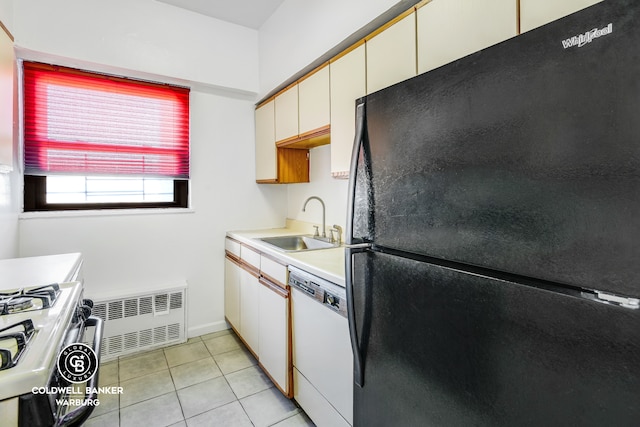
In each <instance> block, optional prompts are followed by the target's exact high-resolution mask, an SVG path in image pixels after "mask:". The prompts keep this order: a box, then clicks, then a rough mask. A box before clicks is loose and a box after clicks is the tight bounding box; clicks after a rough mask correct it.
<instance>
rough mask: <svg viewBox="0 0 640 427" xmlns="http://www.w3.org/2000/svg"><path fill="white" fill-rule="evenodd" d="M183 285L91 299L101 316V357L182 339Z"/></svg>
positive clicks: (184, 305) (183, 323)
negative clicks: (122, 295)
mask: <svg viewBox="0 0 640 427" xmlns="http://www.w3.org/2000/svg"><path fill="white" fill-rule="evenodd" d="M186 296H187V286H186V284H185V285H182V286H179V287H175V288H171V289H163V290H162V291H155V292H153V293H141V294H131V295H127V296H126V297H121V298H114V299H107V300H101V301H94V306H93V311H92V314H93V315H95V316H98V317H100V318H101V319H102V320H104V335H103V339H102V350H101V353H100V357H101V359H102V360H103V361H108V360H111V359H115V358H116V357H118V356H124V355H127V354H131V353H136V352H139V351H146V350H151V349H154V348H158V347H164V346H167V345H171V344H177V343H181V342H185V341H186V336H187V335H186V331H187V325H186V323H187V322H186Z"/></svg>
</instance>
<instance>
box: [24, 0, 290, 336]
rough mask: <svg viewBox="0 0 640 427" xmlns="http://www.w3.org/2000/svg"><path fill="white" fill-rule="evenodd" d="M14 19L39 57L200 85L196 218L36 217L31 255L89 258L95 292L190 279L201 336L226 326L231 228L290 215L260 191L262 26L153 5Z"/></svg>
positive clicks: (276, 190) (112, 4) (65, 8)
mask: <svg viewBox="0 0 640 427" xmlns="http://www.w3.org/2000/svg"><path fill="white" fill-rule="evenodd" d="M53 3H55V6H54V5H53ZM36 6H37V7H36ZM13 23H14V25H13V31H14V36H15V38H16V44H18V45H19V47H20V49H21V52H23V53H24V54H25V55H26V56H29V57H32V56H35V57H36V58H37V57H43V58H49V57H51V58H54V59H56V62H59V61H62V62H63V64H62V65H76V64H79V65H83V64H90V67H91V68H93V69H104V70H106V71H110V70H117V71H119V72H122V73H124V74H126V75H132V76H146V75H150V76H152V77H153V78H160V79H162V80H163V81H173V80H181V81H195V82H197V84H195V85H194V87H193V88H192V92H191V161H192V163H191V178H192V180H191V184H192V186H191V200H192V206H193V209H194V212H193V213H181V214H173V213H162V214H141V215H126V214H125V215H123V214H115V215H106V216H90V215H89V216H88V215H82V214H80V215H79V216H78V215H73V216H68V215H67V216H55V215H54V216H52V215H47V214H44V215H37V214H35V215H31V214H30V215H27V216H26V217H23V218H22V219H21V220H20V221H19V233H20V255H21V256H30V255H41V254H51V253H61V252H70V251H80V252H82V253H83V254H84V257H85V279H86V286H87V292H86V294H87V296H89V297H91V296H96V295H100V294H113V293H116V292H118V291H119V290H123V291H127V292H133V291H135V290H136V289H141V288H145V289H146V288H149V287H162V286H168V285H174V284H177V283H179V282H183V281H185V280H186V281H187V282H188V284H189V294H188V306H189V315H188V322H189V328H190V335H196V334H201V333H206V332H209V331H213V330H217V329H220V328H224V327H226V326H225V323H224V311H223V279H224V263H223V258H224V235H225V232H226V231H227V230H232V229H239V228H245V229H246V228H268V227H279V226H282V225H283V224H284V219H285V217H286V204H287V198H286V197H287V196H286V190H287V189H286V187H282V186H258V185H257V184H255V172H254V163H255V156H254V124H253V110H254V103H255V100H256V98H255V92H256V90H257V87H258V79H257V62H258V59H257V58H258V45H257V31H255V30H250V29H247V28H243V27H239V26H236V25H232V24H227V23H223V22H221V21H218V20H214V19H209V18H205V17H203V16H201V15H198V14H194V13H191V12H185V11H182V10H180V9H176V8H174V7H172V6H169V5H166V4H163V3H159V2H155V1H153V0H137V1H135V2H131V1H130V0H112V1H109V2H104V1H94V0H59V1H56V2H42V1H33V0H19V1H17V2H15V3H14V20H13ZM20 192H21V190H20Z"/></svg>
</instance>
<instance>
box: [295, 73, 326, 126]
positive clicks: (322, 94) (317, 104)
mask: <svg viewBox="0 0 640 427" xmlns="http://www.w3.org/2000/svg"><path fill="white" fill-rule="evenodd" d="M298 100H299V105H298V116H299V117H298V119H299V124H300V129H299V133H300V135H303V134H305V133H307V132H311V131H314V130H317V129H320V128H323V127H326V126H328V125H329V120H330V117H329V67H324V68H322V69H320V70H319V71H317V72H315V73H313V74H312V75H311V76H309V77H307V78H306V79H304V80H302V81H301V82H300V83H298Z"/></svg>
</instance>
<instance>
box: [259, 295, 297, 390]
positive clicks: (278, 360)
mask: <svg viewBox="0 0 640 427" xmlns="http://www.w3.org/2000/svg"><path fill="white" fill-rule="evenodd" d="M259 294H260V332H259V336H260V365H262V367H263V368H264V369H265V370H266V371H267V372H268V374H269V376H270V377H271V379H272V380H273V381H274V382H275V383H276V385H277V386H278V388H279V389H280V390H281V391H282V392H283V393H284V394H287V395H288V394H289V392H290V384H289V378H290V377H291V361H290V358H289V295H288V292H287V291H285V290H283V289H281V288H279V287H278V286H276V285H273V284H265V283H261V284H260V288H259Z"/></svg>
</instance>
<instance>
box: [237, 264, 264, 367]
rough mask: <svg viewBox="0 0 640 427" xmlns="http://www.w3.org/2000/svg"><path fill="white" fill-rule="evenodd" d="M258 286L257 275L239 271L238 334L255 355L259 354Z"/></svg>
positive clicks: (243, 270)
mask: <svg viewBox="0 0 640 427" xmlns="http://www.w3.org/2000/svg"><path fill="white" fill-rule="evenodd" d="M259 287H260V283H259V282H258V278H257V277H255V276H254V275H252V274H251V273H249V272H248V271H247V270H245V269H242V270H241V271H240V336H241V337H242V339H243V340H244V342H245V343H246V344H247V345H248V346H249V347H250V349H251V351H252V352H253V354H254V355H255V356H256V357H259V355H260V302H259V301H260V299H259V293H258V292H259V290H260V289H259Z"/></svg>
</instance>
